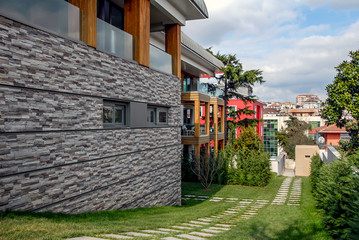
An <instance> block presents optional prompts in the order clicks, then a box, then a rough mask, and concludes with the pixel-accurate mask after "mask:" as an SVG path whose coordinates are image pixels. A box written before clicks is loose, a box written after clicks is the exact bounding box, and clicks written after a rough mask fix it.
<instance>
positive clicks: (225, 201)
mask: <svg viewBox="0 0 359 240" xmlns="http://www.w3.org/2000/svg"><path fill="white" fill-rule="evenodd" d="M225 202H236V201H233V200H226V201H225Z"/></svg>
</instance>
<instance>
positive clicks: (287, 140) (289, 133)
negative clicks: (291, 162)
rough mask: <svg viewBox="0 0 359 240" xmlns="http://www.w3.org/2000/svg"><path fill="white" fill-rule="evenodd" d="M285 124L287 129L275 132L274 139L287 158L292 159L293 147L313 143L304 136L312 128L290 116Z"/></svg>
mask: <svg viewBox="0 0 359 240" xmlns="http://www.w3.org/2000/svg"><path fill="white" fill-rule="evenodd" d="M285 122H286V123H287V128H285V129H283V128H282V129H281V130H280V131H276V133H275V139H276V140H278V142H279V144H280V146H281V147H283V149H284V151H285V152H286V153H287V154H288V157H289V158H291V159H294V158H295V146H297V145H308V144H314V141H313V140H312V139H310V138H309V137H308V136H307V135H306V134H305V133H306V131H308V130H310V129H311V128H312V127H311V125H310V124H309V123H306V122H304V121H300V120H298V119H297V118H295V117H292V116H290V117H289V120H287V121H285Z"/></svg>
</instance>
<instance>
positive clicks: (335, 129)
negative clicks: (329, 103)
mask: <svg viewBox="0 0 359 240" xmlns="http://www.w3.org/2000/svg"><path fill="white" fill-rule="evenodd" d="M317 131H318V132H319V133H345V132H347V130H346V129H345V128H344V127H343V128H339V127H337V125H335V124H331V125H329V126H327V125H325V126H321V127H318V128H314V129H312V130H311V131H310V132H309V133H312V134H315V133H316V132H317Z"/></svg>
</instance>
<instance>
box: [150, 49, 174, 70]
mask: <svg viewBox="0 0 359 240" xmlns="http://www.w3.org/2000/svg"><path fill="white" fill-rule="evenodd" d="M150 68H152V69H155V70H158V71H161V72H164V73H168V74H172V56H171V55H170V54H168V53H166V52H164V51H162V50H161V49H159V48H157V47H155V46H153V45H150Z"/></svg>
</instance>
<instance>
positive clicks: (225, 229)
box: [208, 227, 231, 231]
mask: <svg viewBox="0 0 359 240" xmlns="http://www.w3.org/2000/svg"><path fill="white" fill-rule="evenodd" d="M208 229H211V230H223V231H228V230H231V229H230V228H224V227H210V228H208Z"/></svg>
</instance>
